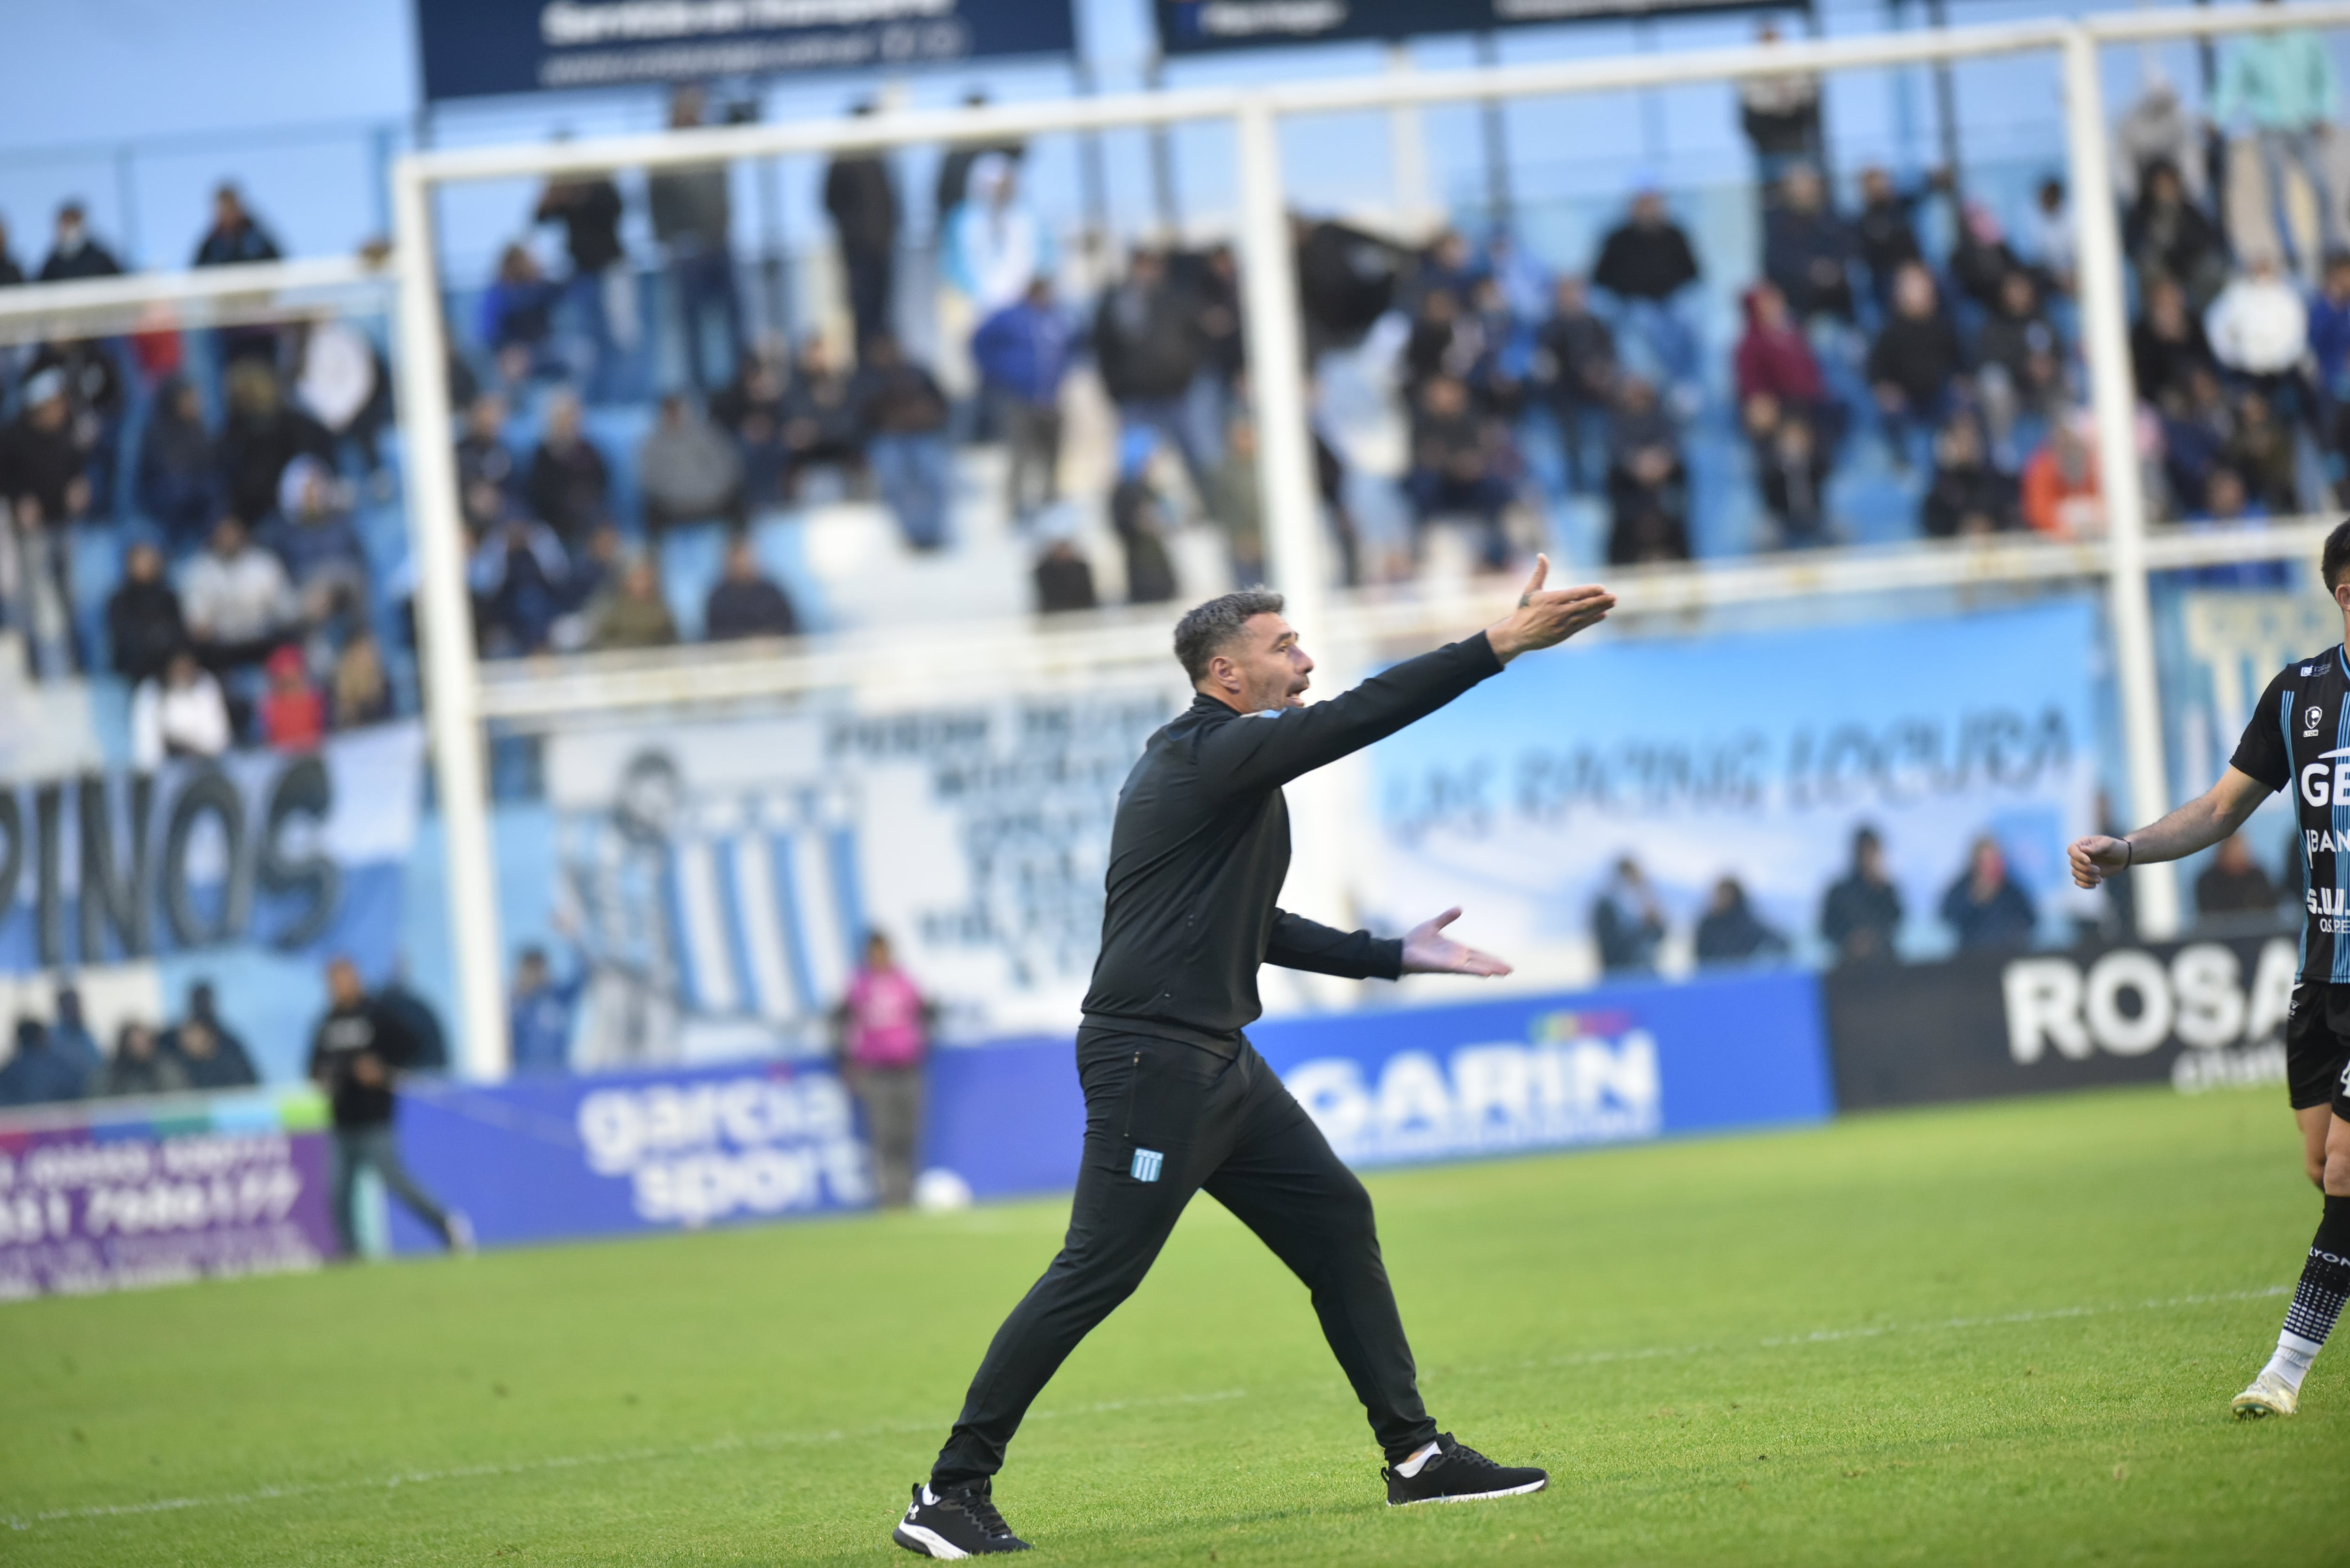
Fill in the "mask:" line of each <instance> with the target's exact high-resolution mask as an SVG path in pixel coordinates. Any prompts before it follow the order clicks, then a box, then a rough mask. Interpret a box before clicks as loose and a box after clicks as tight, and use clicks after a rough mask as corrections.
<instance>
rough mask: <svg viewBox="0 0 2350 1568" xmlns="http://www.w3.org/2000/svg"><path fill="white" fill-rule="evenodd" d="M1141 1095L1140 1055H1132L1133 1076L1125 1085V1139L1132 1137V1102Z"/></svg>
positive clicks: (1137, 1053) (1138, 1053)
mask: <svg viewBox="0 0 2350 1568" xmlns="http://www.w3.org/2000/svg"><path fill="white" fill-rule="evenodd" d="M1141 1094H1142V1053H1141V1052H1139V1051H1137V1052H1136V1053H1135V1054H1134V1076H1133V1077H1132V1078H1131V1079H1130V1080H1129V1081H1128V1084H1127V1085H1126V1131H1125V1133H1124V1134H1123V1135H1122V1136H1124V1137H1129V1138H1130V1137H1133V1136H1134V1102H1135V1101H1136V1100H1137V1099H1138V1098H1139V1097H1140V1096H1141Z"/></svg>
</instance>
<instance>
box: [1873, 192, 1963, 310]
mask: <svg viewBox="0 0 2350 1568" xmlns="http://www.w3.org/2000/svg"><path fill="white" fill-rule="evenodd" d="M1945 180H1946V177H1945V176H1940V175H1938V176H1936V179H1935V182H1934V185H1936V186H1939V185H1940V184H1942V183H1943V182H1944V181H1945ZM1929 188H1931V187H1929ZM1924 199H1925V192H1924V191H1908V192H1905V191H1903V190H1902V189H1901V188H1900V187H1899V186H1898V185H1896V184H1895V183H1894V182H1893V176H1892V175H1890V174H1888V173H1887V172H1886V171H1884V170H1882V169H1878V168H1875V167H1870V168H1867V169H1864V170H1862V171H1860V215H1859V216H1858V217H1857V218H1856V219H1854V220H1853V239H1854V244H1855V245H1856V247H1857V249H1858V251H1859V253H1860V260H1861V265H1864V266H1866V267H1867V268H1868V283H1869V291H1870V293H1871V295H1872V296H1874V297H1875V299H1876V301H1877V313H1878V314H1879V315H1880V316H1881V315H1884V314H1885V313H1887V312H1888V311H1890V310H1891V309H1892V307H1893V286H1894V280H1895V279H1897V278H1898V277H1899V276H1900V275H1901V269H1902V268H1903V267H1906V266H1915V265H1918V264H1920V263H1922V262H1923V261H1924V260H1925V259H1926V253H1925V251H1924V249H1923V248H1922V247H1920V246H1919V245H1918V229H1917V225H1916V221H1915V219H1914V217H1913V214H1914V213H1916V212H1917V209H1918V202H1921V201H1923V200H1924Z"/></svg>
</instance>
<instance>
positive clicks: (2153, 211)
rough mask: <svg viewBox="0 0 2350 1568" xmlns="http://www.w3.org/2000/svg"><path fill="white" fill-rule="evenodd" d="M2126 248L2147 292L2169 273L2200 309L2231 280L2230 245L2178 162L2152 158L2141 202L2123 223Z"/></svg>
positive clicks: (2191, 305)
mask: <svg viewBox="0 0 2350 1568" xmlns="http://www.w3.org/2000/svg"><path fill="white" fill-rule="evenodd" d="M2122 254H2124V255H2126V256H2127V257H2128V258H2129V265H2130V269H2131V271H2132V272H2134V273H2136V274H2137V287H2138V293H2139V295H2140V296H2145V295H2146V294H2147V292H2148V291H2150V290H2151V289H2152V287H2153V286H2154V280H2155V279H2156V278H2158V277H2167V278H2170V279H2172V280H2174V281H2176V282H2177V283H2178V286H2179V287H2181V288H2183V289H2185V290H2186V291H2187V304H2188V307H2189V309H2190V310H2194V311H2197V312H2200V311H2201V310H2202V309H2203V307H2204V306H2207V305H2209V304H2210V303H2211V299H2212V296H2214V295H2217V294H2218V293H2219V292H2220V285H2222V284H2224V283H2225V282H2227V280H2228V248H2227V246H2226V245H2225V244H2223V243H2221V241H2220V231H2219V229H2218V228H2216V227H2215V226H2213V224H2212V223H2211V220H2210V218H2208V217H2206V216H2204V213H2203V210H2202V209H2201V208H2200V207H2199V206H2197V205H2196V204H2195V203H2194V202H2190V201H2189V200H2188V198H2187V187H2186V184H2185V183H2184V182H2182V181H2181V180H2180V179H2179V175H2178V166H2177V165H2176V164H2173V163H2169V162H2167V161H2156V162H2154V163H2152V164H2149V165H2148V166H2147V171H2146V179H2145V182H2144V184H2143V185H2141V186H2140V188H2139V190H2138V197H2137V203H2136V204H2135V205H2134V206H2132V207H2131V208H2130V210H2129V215H2128V217H2126V219H2124V220H2123V223H2122Z"/></svg>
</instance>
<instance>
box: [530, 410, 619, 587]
mask: <svg viewBox="0 0 2350 1568" xmlns="http://www.w3.org/2000/svg"><path fill="white" fill-rule="evenodd" d="M611 497H612V474H611V470H610V469H609V468H608V467H607V466H606V465H605V462H604V454H603V453H602V452H598V451H597V450H596V447H595V443H593V442H592V441H588V439H587V437H586V436H585V435H584V434H582V433H581V432H580V425H579V399H578V397H577V394H575V393H572V392H569V391H558V392H556V393H555V394H553V395H552V396H550V397H549V398H548V399H547V400H546V417H545V420H544V428H543V429H542V431H540V434H539V440H538V450H537V451H536V452H532V453H531V454H530V472H529V475H528V477H527V478H525V480H524V482H523V499H524V501H525V503H526V504H528V507H529V510H530V513H531V515H533V516H534V517H536V518H538V519H539V520H540V521H541V522H543V523H545V524H546V525H547V526H548V527H550V528H552V529H554V530H555V536H556V538H558V539H560V540H562V541H563V545H564V548H565V549H567V550H577V548H579V546H581V545H584V544H586V543H587V535H590V534H593V533H594V532H595V531H596V530H597V528H598V527H599V526H601V525H602V524H604V523H605V522H606V521H607V520H608V519H609V517H610V516H611Z"/></svg>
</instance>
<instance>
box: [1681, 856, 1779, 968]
mask: <svg viewBox="0 0 2350 1568" xmlns="http://www.w3.org/2000/svg"><path fill="white" fill-rule="evenodd" d="M1696 945H1697V961H1698V964H1699V966H1700V968H1709V967H1711V966H1714V965H1718V964H1741V963H1768V962H1771V961H1773V960H1777V959H1783V958H1785V957H1786V956H1787V939H1786V938H1785V937H1784V936H1783V935H1782V934H1781V933H1779V932H1778V931H1775V930H1773V929H1771V928H1770V927H1769V926H1767V925H1765V924H1763V918H1762V917H1761V916H1760V915H1757V914H1756V913H1755V912H1754V906H1753V905H1752V904H1751V903H1749V902H1748V901H1747V898H1746V888H1745V885H1744V884H1742V882H1740V881H1739V880H1738V878H1737V877H1723V878H1721V880H1720V881H1719V882H1716V883H1715V884H1714V885H1713V894H1712V896H1711V898H1708V899H1707V900H1706V906H1705V913H1704V914H1703V915H1701V916H1700V917H1699V919H1698V922H1697V944H1696Z"/></svg>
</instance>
